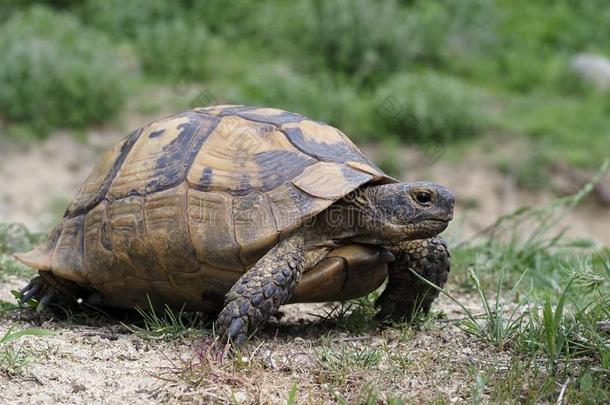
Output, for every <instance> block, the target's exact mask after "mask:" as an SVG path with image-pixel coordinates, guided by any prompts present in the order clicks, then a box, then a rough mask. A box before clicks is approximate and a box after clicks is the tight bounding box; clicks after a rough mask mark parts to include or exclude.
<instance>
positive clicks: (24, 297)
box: [20, 283, 42, 304]
mask: <svg viewBox="0 0 610 405" xmlns="http://www.w3.org/2000/svg"><path fill="white" fill-rule="evenodd" d="M30 284H32V283H30ZM40 290H42V285H41V284H35V285H34V286H32V287H31V289H29V290H28V289H25V288H24V289H23V290H22V292H21V299H20V301H21V302H22V303H23V304H25V303H26V302H28V301H29V300H30V299H32V297H34V296H35V295H36V294H38V292H40ZM24 293H25V294H24Z"/></svg>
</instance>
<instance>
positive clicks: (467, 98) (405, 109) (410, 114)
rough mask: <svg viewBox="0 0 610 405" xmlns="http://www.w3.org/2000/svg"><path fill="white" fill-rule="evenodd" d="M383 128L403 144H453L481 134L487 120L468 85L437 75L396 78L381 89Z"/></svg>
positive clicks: (400, 76)
mask: <svg viewBox="0 0 610 405" xmlns="http://www.w3.org/2000/svg"><path fill="white" fill-rule="evenodd" d="M377 100H378V102H377V106H378V114H377V117H378V118H379V127H380V128H384V127H385V128H386V129H387V132H388V133H387V134H384V135H385V136H388V137H390V136H392V134H394V135H396V136H397V137H399V138H400V139H401V140H403V141H411V142H413V141H416V142H420V143H425V142H426V141H430V140H432V141H437V142H442V143H445V142H450V141H454V140H458V139H460V138H464V137H468V136H472V135H475V134H477V133H478V131H479V128H480V127H481V126H482V122H483V119H482V117H481V114H480V113H479V112H478V106H479V103H478V100H477V98H476V96H475V94H474V93H473V92H472V90H470V88H468V87H467V86H466V85H464V84H463V83H461V82H460V81H459V80H456V79H454V78H451V77H446V76H442V75H438V74H436V73H426V74H404V75H397V76H394V77H393V78H392V79H391V80H388V81H387V82H386V83H385V84H384V85H383V86H382V87H380V88H379V91H378V95H377Z"/></svg>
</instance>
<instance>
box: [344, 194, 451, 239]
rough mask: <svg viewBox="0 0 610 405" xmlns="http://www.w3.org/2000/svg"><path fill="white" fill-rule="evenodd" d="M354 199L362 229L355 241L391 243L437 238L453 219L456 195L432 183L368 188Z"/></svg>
mask: <svg viewBox="0 0 610 405" xmlns="http://www.w3.org/2000/svg"><path fill="white" fill-rule="evenodd" d="M359 194H360V195H359V197H358V198H357V199H356V200H355V201H354V202H353V203H354V204H355V205H357V207H358V211H359V212H360V216H359V217H360V221H361V226H359V227H358V228H360V229H361V232H359V235H358V236H356V237H354V238H352V240H354V241H357V242H362V243H372V244H388V243H395V242H400V241H402V240H414V239H425V238H430V237H433V236H435V235H437V234H439V233H441V232H442V231H444V230H445V228H447V225H448V224H449V221H451V219H452V218H453V206H454V197H453V193H452V192H451V191H450V190H449V189H448V188H446V187H443V186H441V185H439V184H434V183H428V182H417V183H395V184H384V185H378V186H370V187H366V188H364V189H363V190H362V192H361V193H359Z"/></svg>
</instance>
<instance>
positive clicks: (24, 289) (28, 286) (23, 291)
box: [19, 280, 35, 295]
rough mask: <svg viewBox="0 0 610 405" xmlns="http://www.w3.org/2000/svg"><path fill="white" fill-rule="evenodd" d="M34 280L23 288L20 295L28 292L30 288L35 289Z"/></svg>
mask: <svg viewBox="0 0 610 405" xmlns="http://www.w3.org/2000/svg"><path fill="white" fill-rule="evenodd" d="M34 285H35V284H34V280H32V281H30V282H29V283H28V285H26V286H25V287H23V288H22V289H21V290H19V294H20V295H23V294H24V293H25V292H26V291H28V290H29V289H30V288H32V287H34Z"/></svg>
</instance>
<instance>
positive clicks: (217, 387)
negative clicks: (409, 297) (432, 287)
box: [0, 279, 509, 404]
mask: <svg viewBox="0 0 610 405" xmlns="http://www.w3.org/2000/svg"><path fill="white" fill-rule="evenodd" d="M20 282H21V280H14V279H13V280H12V281H9V282H8V283H5V284H4V285H0V291H2V294H1V295H0V299H9V297H7V294H6V291H7V290H8V288H11V287H16V286H17V285H19V284H20ZM437 309H442V310H443V311H445V312H446V313H447V315H448V317H449V318H453V317H458V316H459V312H458V311H457V310H456V309H455V308H454V307H453V306H452V305H451V304H450V303H449V302H446V301H444V300H441V302H440V303H439V305H437ZM285 312H286V313H287V314H286V316H285V317H284V318H283V319H282V320H281V321H280V322H279V323H278V322H275V323H274V324H273V325H271V326H268V327H267V328H265V330H263V331H262V333H261V334H260V336H259V337H258V338H255V339H254V341H253V342H251V343H250V344H249V345H248V347H247V349H246V351H245V352H244V353H243V354H240V358H239V360H238V361H235V360H229V359H226V360H224V361H218V360H215V359H213V358H212V359H210V358H207V357H206V356H203V357H201V353H202V352H203V353H205V350H204V349H202V348H201V342H200V341H199V339H198V338H195V337H190V338H182V339H177V340H175V341H172V342H162V341H151V340H145V339H142V338H140V337H138V336H136V335H133V334H130V333H126V331H125V330H124V329H123V328H122V327H121V325H120V324H119V323H117V322H110V323H105V324H101V325H95V326H86V325H79V324H67V323H65V322H60V321H53V320H49V321H46V322H44V323H43V324H42V326H44V327H45V328H47V329H50V330H53V331H54V332H55V335H53V336H47V337H37V338H33V337H27V338H23V339H21V340H19V342H18V343H17V344H15V345H13V347H18V348H20V349H21V350H22V351H23V352H24V353H29V355H30V356H31V357H32V359H33V363H32V364H31V365H30V366H29V367H28V368H27V369H25V370H24V371H23V372H22V373H21V374H17V375H12V376H11V375H7V374H2V373H0V387H2V388H1V389H0V403H7V404H8V403H10V404H12V403H15V404H53V403H72V404H81V403H111V404H121V403H134V404H145V403H151V402H152V403H160V402H168V403H227V402H237V403H286V401H287V399H288V397H289V393H290V391H291V389H292V388H293V386H295V385H296V387H297V390H296V397H295V398H296V401H297V402H296V403H313V404H319V403H328V402H335V401H337V400H338V398H344V399H346V400H347V401H349V403H359V402H363V401H366V400H367V398H369V397H368V396H369V393H370V390H371V389H372V390H374V392H376V395H378V399H379V401H381V402H382V403H384V402H386V401H388V400H390V399H391V398H398V397H400V398H401V399H402V400H403V401H405V402H406V403H410V402H417V403H420V402H430V401H434V400H439V399H443V400H445V401H446V402H448V403H464V402H468V401H470V400H471V398H472V392H473V387H474V375H473V374H472V373H471V372H470V371H469V370H470V368H471V367H476V368H477V369H485V368H488V367H495V368H500V369H505V368H506V365H507V364H508V361H509V360H508V354H506V353H504V352H501V351H497V350H495V349H491V348H488V347H484V346H482V345H481V344H480V343H476V342H475V341H474V340H473V339H470V338H468V337H467V336H466V335H465V333H464V332H462V331H459V330H458V329H457V328H455V327H454V326H451V325H450V324H449V323H443V322H440V321H439V322H434V323H432V324H430V325H428V326H427V327H426V329H425V330H423V331H414V330H410V329H409V330H404V331H401V330H397V329H392V328H386V329H379V330H376V331H374V332H372V333H366V334H364V335H356V334H352V333H347V332H340V331H336V330H333V329H330V328H329V327H328V326H326V325H325V324H323V323H321V322H320V321H319V320H316V319H317V318H316V317H314V316H312V315H310V313H314V314H315V313H317V314H323V313H324V311H323V308H322V306H320V305H308V306H307V305H298V306H291V307H286V310H285ZM32 325H37V322H26V321H19V320H14V321H8V320H4V321H3V323H2V324H1V325H0V335H2V334H3V333H4V332H6V330H7V329H8V328H10V327H15V328H16V329H20V328H25V327H29V326H32ZM361 351H365V352H366V353H373V355H377V356H379V358H378V359H377V360H376V361H375V360H373V364H372V365H365V364H364V363H363V361H362V360H358V359H357V358H356V359H354V358H353V356H354V355H353V353H360V352H361ZM197 353H199V355H198V354H197ZM346 353H347V355H346ZM323 356H329V358H328V360H325V358H324V357H323ZM350 362H353V364H352V363H350Z"/></svg>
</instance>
